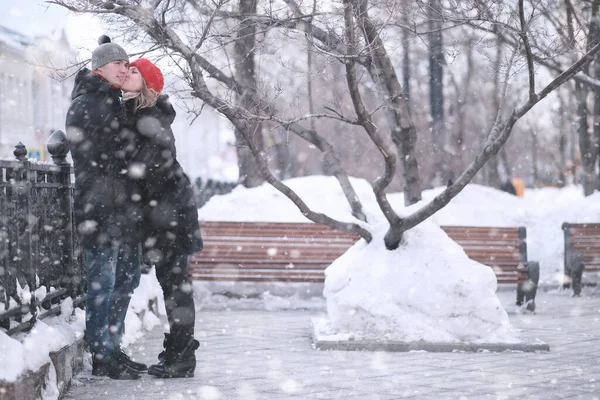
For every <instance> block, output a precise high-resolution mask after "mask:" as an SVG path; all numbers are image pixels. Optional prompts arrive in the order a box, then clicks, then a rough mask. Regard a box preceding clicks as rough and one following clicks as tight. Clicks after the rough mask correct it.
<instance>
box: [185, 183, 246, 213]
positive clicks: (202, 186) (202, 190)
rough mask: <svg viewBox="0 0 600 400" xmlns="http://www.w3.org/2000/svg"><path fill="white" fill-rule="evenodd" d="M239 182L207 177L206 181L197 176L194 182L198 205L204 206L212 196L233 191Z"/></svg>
mask: <svg viewBox="0 0 600 400" xmlns="http://www.w3.org/2000/svg"><path fill="white" fill-rule="evenodd" d="M236 185H237V184H236V183H233V182H223V181H218V180H216V179H207V180H206V183H204V181H203V180H202V178H196V181H195V182H194V194H195V196H196V206H197V207H198V208H200V207H202V206H203V205H204V204H206V202H207V201H208V200H210V198H211V197H213V196H215V195H220V194H227V193H231V191H232V190H233V188H235V186H236Z"/></svg>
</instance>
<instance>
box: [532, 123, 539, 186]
mask: <svg viewBox="0 0 600 400" xmlns="http://www.w3.org/2000/svg"><path fill="white" fill-rule="evenodd" d="M537 149H538V141H537V132H536V131H535V130H534V129H532V130H531V166H532V169H533V171H532V172H533V187H538V183H539V179H540V177H539V172H538V152H537Z"/></svg>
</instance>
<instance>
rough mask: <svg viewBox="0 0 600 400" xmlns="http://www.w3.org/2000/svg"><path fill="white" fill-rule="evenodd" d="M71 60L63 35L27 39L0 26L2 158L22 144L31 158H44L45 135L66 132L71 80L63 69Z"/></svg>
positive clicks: (74, 56)
mask: <svg viewBox="0 0 600 400" xmlns="http://www.w3.org/2000/svg"><path fill="white" fill-rule="evenodd" d="M75 59H76V53H75V51H74V50H73V49H71V47H70V46H69V43H68V41H67V39H66V36H65V35H64V33H63V34H62V35H61V36H60V37H59V38H52V37H36V38H30V37H28V36H26V35H23V34H20V33H18V32H15V31H13V30H10V29H8V28H5V27H2V26H0V158H12V157H13V154H12V152H13V150H14V146H15V145H16V144H17V143H19V142H22V143H23V144H24V145H25V146H27V149H28V150H29V151H30V154H29V156H30V157H32V158H37V159H39V160H42V161H46V160H47V159H48V155H47V154H46V142H47V140H48V136H49V135H50V133H51V132H52V131H53V130H55V129H62V130H64V124H65V117H66V113H67V109H68V107H69V101H70V95H71V90H72V88H73V81H74V78H73V76H69V75H68V74H67V73H66V72H65V71H66V69H67V68H68V67H69V66H70V65H73V64H74V61H75Z"/></svg>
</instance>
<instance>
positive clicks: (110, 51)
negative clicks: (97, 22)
mask: <svg viewBox="0 0 600 400" xmlns="http://www.w3.org/2000/svg"><path fill="white" fill-rule="evenodd" d="M98 44H99V45H100V46H98V47H96V50H94V52H93V53H92V70H96V69H98V68H100V67H102V66H103V65H106V64H108V63H109V62H113V61H120V60H125V61H127V62H129V56H128V55H127V53H126V52H125V50H123V48H122V47H121V46H119V45H118V44H116V43H111V41H110V38H109V37H108V36H106V35H102V36H100V38H99V39H98Z"/></svg>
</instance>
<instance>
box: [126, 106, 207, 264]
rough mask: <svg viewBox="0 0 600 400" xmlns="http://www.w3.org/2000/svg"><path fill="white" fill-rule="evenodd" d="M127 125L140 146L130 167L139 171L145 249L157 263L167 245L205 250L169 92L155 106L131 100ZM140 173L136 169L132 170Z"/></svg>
mask: <svg viewBox="0 0 600 400" xmlns="http://www.w3.org/2000/svg"><path fill="white" fill-rule="evenodd" d="M125 103H126V109H127V115H128V117H129V118H128V122H127V124H126V125H127V126H128V127H129V128H130V129H131V130H133V131H134V132H135V135H136V137H137V145H136V151H135V154H134V155H132V157H131V158H132V166H133V167H134V169H135V170H136V171H137V172H138V173H137V175H138V177H139V187H141V190H142V199H143V200H142V203H143V210H144V219H143V224H142V226H143V228H142V232H143V235H144V238H143V244H144V254H145V256H146V261H147V262H151V263H156V260H155V261H154V262H153V260H152V258H153V254H154V255H156V254H157V252H154V251H153V250H154V249H156V250H159V252H158V254H159V256H160V255H161V253H164V251H165V250H167V251H169V252H173V253H175V254H193V253H195V252H197V251H200V250H202V238H201V235H200V225H199V223H198V210H197V207H196V202H195V199H194V192H193V190H192V185H191V182H190V180H189V178H188V177H187V175H186V174H185V173H184V171H183V168H182V167H181V165H180V164H179V162H177V158H176V157H177V152H176V149H175V137H174V135H173V131H172V130H171V124H172V123H173V121H174V119H175V115H176V113H175V110H174V109H173V106H172V105H171V103H170V102H169V98H168V96H166V95H161V96H159V98H158V100H157V102H156V105H155V106H153V107H146V108H141V109H139V110H133V103H134V102H133V101H127V102H125ZM133 175H136V174H133Z"/></svg>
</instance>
